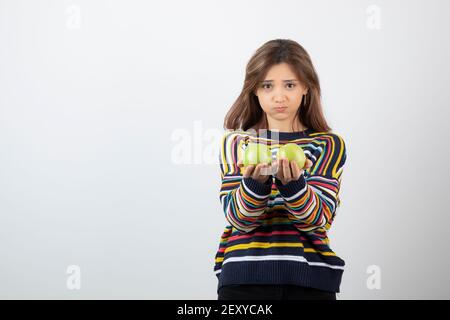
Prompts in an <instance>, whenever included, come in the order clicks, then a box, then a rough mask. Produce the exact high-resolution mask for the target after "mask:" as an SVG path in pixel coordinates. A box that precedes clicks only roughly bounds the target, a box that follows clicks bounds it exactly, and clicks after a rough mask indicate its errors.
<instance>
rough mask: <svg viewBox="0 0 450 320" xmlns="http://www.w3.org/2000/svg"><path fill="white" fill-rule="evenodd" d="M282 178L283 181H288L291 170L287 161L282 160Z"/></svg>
mask: <svg viewBox="0 0 450 320" xmlns="http://www.w3.org/2000/svg"><path fill="white" fill-rule="evenodd" d="M282 161H283V176H284V180H285V181H290V180H291V177H292V174H291V168H290V166H289V160H287V159H283V160H282Z"/></svg>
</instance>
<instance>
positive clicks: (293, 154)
mask: <svg viewBox="0 0 450 320" xmlns="http://www.w3.org/2000/svg"><path fill="white" fill-rule="evenodd" d="M281 158H286V159H288V160H289V162H291V161H292V160H294V161H295V162H296V163H297V165H298V167H299V168H300V169H302V168H303V167H304V166H305V162H306V156H305V153H304V152H303V149H302V148H301V147H300V146H298V145H297V144H295V143H287V144H285V145H283V146H281V147H280V148H279V149H278V153H277V159H278V160H279V159H281Z"/></svg>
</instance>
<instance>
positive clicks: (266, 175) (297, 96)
mask: <svg viewBox="0 0 450 320" xmlns="http://www.w3.org/2000/svg"><path fill="white" fill-rule="evenodd" d="M224 128H225V129H226V133H225V134H224V136H223V138H222V141H221V142H222V144H221V149H220V169H221V178H222V184H221V189H220V201H221V204H222V208H223V213H224V215H225V218H226V221H227V222H228V224H227V226H226V227H225V230H224V232H223V233H222V235H221V238H220V244H219V248H218V251H217V253H216V256H215V266H214V272H215V274H216V276H217V279H218V289H217V293H218V299H219V300H222V299H333V300H334V299H336V292H339V286H340V283H341V278H342V274H343V270H344V265H345V263H344V260H342V259H341V258H339V257H338V256H337V255H336V254H335V253H334V251H333V250H332V249H331V247H330V243H329V238H328V236H327V232H328V230H329V229H330V227H331V224H332V222H333V220H334V218H335V215H336V209H337V207H338V206H339V204H340V199H339V190H340V185H341V177H342V171H343V166H344V163H345V161H346V149H345V144H344V140H343V139H342V137H341V136H339V135H338V134H336V133H332V132H331V128H330V127H329V126H328V124H327V122H326V120H325V118H324V116H323V113H322V106H321V92H320V85H319V78H318V76H317V74H316V72H315V70H314V67H313V64H312V62H311V59H310V57H309V55H308V53H307V52H306V51H305V49H304V48H303V47H302V46H301V45H299V44H298V43H297V42H295V41H292V40H283V39H277V40H272V41H268V42H267V43H265V44H264V45H263V46H262V47H261V48H259V49H258V50H257V51H256V52H255V54H254V55H253V56H252V58H251V59H250V61H249V62H248V64H247V68H246V75H245V81H244V86H243V89H242V92H241V94H240V95H239V97H238V98H237V100H236V102H235V103H234V104H233V106H232V107H231V109H230V110H229V112H228V114H227V115H226V117H225V121H224ZM248 143H260V144H266V145H267V146H269V147H270V149H271V152H272V163H271V164H270V165H264V164H258V165H256V166H255V165H248V166H246V167H243V166H242V156H243V152H244V150H245V148H246V146H247V145H248ZM286 143H295V144H297V145H298V146H300V147H301V148H302V149H303V151H304V153H305V155H306V158H307V161H306V163H305V165H304V167H303V168H299V167H298V165H297V163H296V162H294V161H292V162H289V161H288V160H287V159H281V160H277V151H278V149H279V147H280V146H282V145H284V144H286Z"/></svg>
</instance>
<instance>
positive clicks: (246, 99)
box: [224, 39, 331, 132]
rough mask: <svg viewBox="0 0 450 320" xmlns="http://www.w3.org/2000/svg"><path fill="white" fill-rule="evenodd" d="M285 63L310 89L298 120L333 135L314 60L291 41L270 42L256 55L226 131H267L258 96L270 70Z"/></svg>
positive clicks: (315, 129)
mask: <svg viewBox="0 0 450 320" xmlns="http://www.w3.org/2000/svg"><path fill="white" fill-rule="evenodd" d="M283 62H285V63H288V64H289V65H290V66H291V67H292V69H293V71H294V72H295V74H296V75H297V77H298V79H299V80H300V81H301V82H302V83H303V85H305V86H306V87H307V88H308V93H307V94H306V99H305V97H303V99H302V103H301V106H300V108H299V110H298V113H297V117H296V118H295V119H297V120H298V121H299V122H300V121H301V123H302V124H303V125H304V126H306V127H307V128H310V129H312V130H313V131H315V132H328V131H331V128H330V127H329V126H328V124H327V122H326V120H325V117H324V115H323V112H322V103H321V92H320V84H319V77H318V76H317V73H316V71H315V69H314V66H313V64H312V62H311V58H310V57H309V54H308V53H307V52H306V50H305V49H304V48H303V47H302V46H301V45H300V44H298V43H297V42H295V41H293V40H289V39H275V40H270V41H268V42H266V43H265V44H264V45H262V46H261V47H260V48H259V49H258V50H256V52H255V53H254V54H253V56H252V57H251V59H250V61H249V62H248V64H247V67H246V73H245V80H244V86H243V88H242V91H241V93H240V95H239V97H238V98H237V99H236V101H235V102H234V103H233V105H232V107H231V108H230V110H229V111H228V113H227V114H226V116H225V120H224V129H225V130H227V129H233V130H244V131H246V130H248V129H254V130H259V129H268V122H267V116H266V114H265V112H264V111H263V109H262V108H261V105H260V104H259V101H258V97H257V96H256V95H255V92H256V90H257V89H258V85H259V84H260V82H261V81H263V80H264V77H265V76H266V74H267V72H268V71H269V69H270V68H271V67H272V66H273V65H276V64H279V63H283ZM292 131H294V123H293V124H292Z"/></svg>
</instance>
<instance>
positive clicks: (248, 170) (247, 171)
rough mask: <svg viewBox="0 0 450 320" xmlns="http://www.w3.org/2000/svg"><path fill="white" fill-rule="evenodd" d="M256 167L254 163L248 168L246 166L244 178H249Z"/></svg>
mask: <svg viewBox="0 0 450 320" xmlns="http://www.w3.org/2000/svg"><path fill="white" fill-rule="evenodd" d="M254 167H255V166H254V165H249V166H248V167H247V168H245V172H244V178H248V177H250V176H251V175H252V172H253V169H254Z"/></svg>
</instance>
